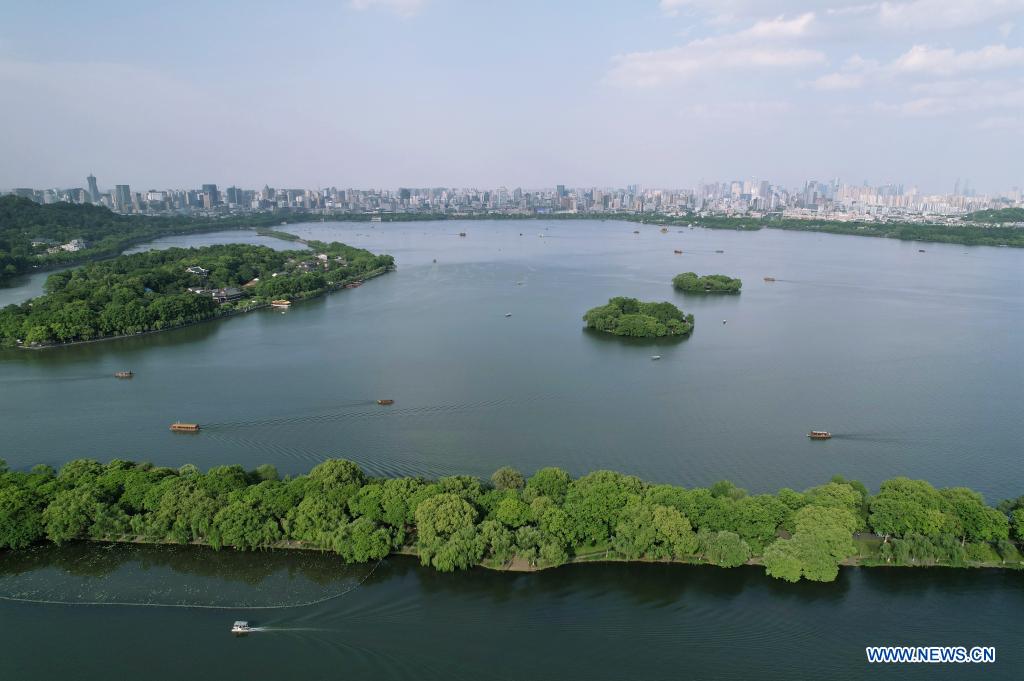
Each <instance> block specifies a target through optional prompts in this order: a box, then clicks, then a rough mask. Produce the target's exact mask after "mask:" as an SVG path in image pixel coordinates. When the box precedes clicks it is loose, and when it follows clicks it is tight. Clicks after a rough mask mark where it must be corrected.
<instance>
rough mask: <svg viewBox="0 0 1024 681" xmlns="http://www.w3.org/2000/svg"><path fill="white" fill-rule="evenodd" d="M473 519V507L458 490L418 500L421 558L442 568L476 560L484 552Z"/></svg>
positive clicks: (417, 520) (466, 563)
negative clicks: (421, 500) (455, 492)
mask: <svg viewBox="0 0 1024 681" xmlns="http://www.w3.org/2000/svg"><path fill="white" fill-rule="evenodd" d="M475 520H476V511H475V510H474V509H473V507H472V506H471V505H470V504H469V503H468V502H466V500H465V499H463V498H461V497H460V496H459V495H457V494H454V493H451V492H445V493H441V494H438V495H437V496H433V497H430V498H428V499H426V500H425V501H423V502H421V503H420V504H419V506H417V507H416V527H417V530H418V538H417V539H418V543H417V546H418V549H419V554H420V562H422V563H423V565H433V566H434V567H435V568H437V569H438V570H440V571H441V572H451V571H452V570H455V569H466V568H468V567H469V566H470V565H473V564H475V563H476V562H477V561H478V560H480V556H481V555H482V554H483V547H482V546H481V545H480V542H479V541H478V538H477V528H476V525H475V524H474V523H475Z"/></svg>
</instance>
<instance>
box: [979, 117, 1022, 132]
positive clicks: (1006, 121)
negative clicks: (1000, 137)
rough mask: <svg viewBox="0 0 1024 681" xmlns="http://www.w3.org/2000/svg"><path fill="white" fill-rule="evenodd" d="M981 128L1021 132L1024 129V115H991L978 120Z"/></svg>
mask: <svg viewBox="0 0 1024 681" xmlns="http://www.w3.org/2000/svg"><path fill="white" fill-rule="evenodd" d="M977 127H978V128H979V129H980V130H997V131H1006V132H1020V131H1022V130H1024V116H1021V115H1019V114H1018V115H1016V116H989V117H987V118H983V119H982V120H980V121H979V122H978V125H977Z"/></svg>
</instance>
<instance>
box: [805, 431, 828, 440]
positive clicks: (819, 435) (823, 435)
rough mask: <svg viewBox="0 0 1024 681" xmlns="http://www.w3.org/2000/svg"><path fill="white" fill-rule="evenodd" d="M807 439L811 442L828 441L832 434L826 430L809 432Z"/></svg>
mask: <svg viewBox="0 0 1024 681" xmlns="http://www.w3.org/2000/svg"><path fill="white" fill-rule="evenodd" d="M807 437H809V438H811V439H812V440H828V439H831V437H832V433H830V432H828V431H827V430H812V431H811V432H809V433H807Z"/></svg>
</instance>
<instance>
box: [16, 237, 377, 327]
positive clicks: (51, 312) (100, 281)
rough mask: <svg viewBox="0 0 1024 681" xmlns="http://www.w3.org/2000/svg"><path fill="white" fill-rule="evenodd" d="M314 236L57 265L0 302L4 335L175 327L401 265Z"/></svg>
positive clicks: (322, 290) (318, 291) (337, 285)
mask: <svg viewBox="0 0 1024 681" xmlns="http://www.w3.org/2000/svg"><path fill="white" fill-rule="evenodd" d="M308 246H309V247H310V250H301V251H300V250H295V251H275V250H273V249H271V248H267V247H266V246H252V245H247V244H227V245H219V246H207V247H204V248H170V249H167V250H163V251H148V252H145V253H136V254H133V255H123V256H119V257H117V258H113V259H111V260H105V261H101V262H94V263H91V264H88V265H85V266H83V267H79V268H77V269H73V270H67V271H64V272H57V273H55V274H51V275H50V276H49V278H48V279H47V280H46V286H45V294H44V295H42V296H40V297H38V298H33V299H32V300H29V301H27V302H25V303H23V304H21V305H8V306H7V307H5V308H3V309H2V310H0V343H2V344H4V345H16V346H22V347H41V346H49V345H59V344H63V343H72V342H78V341H91V340H99V339H103V338H114V337H118V336H125V335H132V334H139V333H145V332H150V331H160V330H165V329H171V328H174V327H178V326H183V325H186V324H191V323H195V322H200V321H204V320H207V319H212V318H214V317H219V316H226V315H230V314H234V313H236V312H239V311H245V310H250V309H255V308H257V307H262V306H263V305H266V304H267V303H269V302H270V301H271V300H273V299H276V298H287V299H291V300H296V299H302V298H309V297H312V296H316V295H320V294H322V293H325V292H327V291H330V290H333V289H337V288H340V287H342V286H345V285H346V284H349V283H351V282H354V281H357V280H361V279H365V278H368V277H372V276H376V275H378V274H380V273H383V272H385V271H387V270H388V269H390V268H392V267H393V266H394V259H393V258H392V257H391V256H389V255H374V254H373V253H371V252H369V251H366V250H363V249H360V248H353V247H351V246H347V245H345V244H342V243H337V242H334V243H323V242H318V241H313V242H308Z"/></svg>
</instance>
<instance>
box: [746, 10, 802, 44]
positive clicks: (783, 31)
mask: <svg viewBox="0 0 1024 681" xmlns="http://www.w3.org/2000/svg"><path fill="white" fill-rule="evenodd" d="M813 23H814V12H805V13H804V14H801V15H800V16H798V17H796V18H794V19H786V18H785V17H783V16H778V17H775V18H774V19H768V20H763V21H759V22H757V23H756V24H754V25H753V26H751V27H750V28H748V29H745V30H743V31H740V32H739V33H737V34H736V35H735V38H736V39H737V40H746V39H769V40H774V39H778V38H799V37H800V36H804V35H806V34H807V33H808V30H809V29H810V27H811V24H813Z"/></svg>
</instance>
